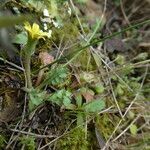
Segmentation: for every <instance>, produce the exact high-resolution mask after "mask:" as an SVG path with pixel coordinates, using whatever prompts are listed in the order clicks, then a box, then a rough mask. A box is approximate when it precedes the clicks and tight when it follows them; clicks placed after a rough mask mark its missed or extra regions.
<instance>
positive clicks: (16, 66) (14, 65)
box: [0, 57, 24, 71]
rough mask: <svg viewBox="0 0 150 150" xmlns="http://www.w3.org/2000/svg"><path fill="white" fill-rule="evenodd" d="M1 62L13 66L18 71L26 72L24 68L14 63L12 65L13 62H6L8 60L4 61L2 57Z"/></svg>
mask: <svg viewBox="0 0 150 150" xmlns="http://www.w3.org/2000/svg"><path fill="white" fill-rule="evenodd" d="M0 60H1V61H3V62H4V63H7V64H9V65H11V66H13V67H15V68H17V69H18V70H21V71H24V69H23V68H22V67H20V66H18V65H16V64H14V63H12V62H10V61H8V60H6V59H3V58H2V57H0Z"/></svg>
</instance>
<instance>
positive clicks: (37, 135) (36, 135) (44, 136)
mask: <svg viewBox="0 0 150 150" xmlns="http://www.w3.org/2000/svg"><path fill="white" fill-rule="evenodd" d="M9 130H10V131H13V132H18V133H21V134H26V135H30V136H34V137H36V138H55V137H57V136H56V135H40V134H36V133H32V132H26V131H22V130H17V129H9Z"/></svg>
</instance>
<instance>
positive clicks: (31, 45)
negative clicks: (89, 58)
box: [23, 37, 38, 89]
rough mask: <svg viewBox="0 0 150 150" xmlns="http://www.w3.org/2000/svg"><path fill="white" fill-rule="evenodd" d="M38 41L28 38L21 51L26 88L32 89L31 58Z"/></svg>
mask: <svg viewBox="0 0 150 150" xmlns="http://www.w3.org/2000/svg"><path fill="white" fill-rule="evenodd" d="M37 41H38V40H32V39H31V38H30V37H28V42H27V44H26V46H25V48H24V49H23V53H24V61H23V64H24V68H25V75H26V82H27V88H28V89H31V88H32V80H31V66H30V65H31V56H32V54H34V52H35V48H36V44H37Z"/></svg>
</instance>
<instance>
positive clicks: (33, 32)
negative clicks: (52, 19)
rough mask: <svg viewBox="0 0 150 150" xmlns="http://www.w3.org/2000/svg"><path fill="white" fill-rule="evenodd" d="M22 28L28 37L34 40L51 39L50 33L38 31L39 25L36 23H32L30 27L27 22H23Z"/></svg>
mask: <svg viewBox="0 0 150 150" xmlns="http://www.w3.org/2000/svg"><path fill="white" fill-rule="evenodd" d="M24 28H25V29H26V30H27V32H28V34H29V35H30V37H31V38H32V39H34V40H35V39H41V38H43V39H45V38H44V37H48V38H49V37H51V35H50V33H48V32H43V31H42V30H40V27H39V25H38V24H36V23H33V25H32V26H31V25H30V24H29V22H25V26H24Z"/></svg>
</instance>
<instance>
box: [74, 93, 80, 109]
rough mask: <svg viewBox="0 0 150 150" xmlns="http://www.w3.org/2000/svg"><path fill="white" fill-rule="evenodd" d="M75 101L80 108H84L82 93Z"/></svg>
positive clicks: (77, 95) (76, 95)
mask: <svg viewBox="0 0 150 150" xmlns="http://www.w3.org/2000/svg"><path fill="white" fill-rule="evenodd" d="M75 100H76V104H77V106H78V107H81V106H82V96H81V94H80V93H76V94H75Z"/></svg>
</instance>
